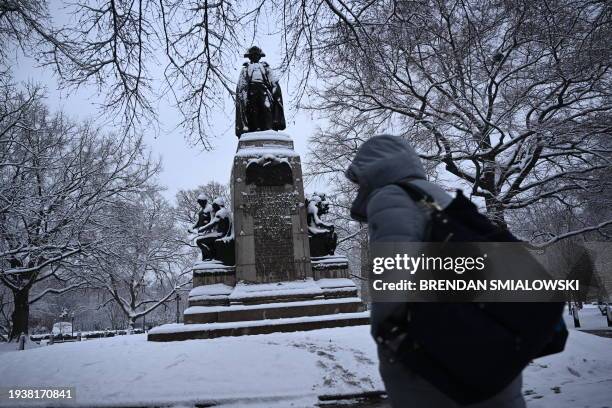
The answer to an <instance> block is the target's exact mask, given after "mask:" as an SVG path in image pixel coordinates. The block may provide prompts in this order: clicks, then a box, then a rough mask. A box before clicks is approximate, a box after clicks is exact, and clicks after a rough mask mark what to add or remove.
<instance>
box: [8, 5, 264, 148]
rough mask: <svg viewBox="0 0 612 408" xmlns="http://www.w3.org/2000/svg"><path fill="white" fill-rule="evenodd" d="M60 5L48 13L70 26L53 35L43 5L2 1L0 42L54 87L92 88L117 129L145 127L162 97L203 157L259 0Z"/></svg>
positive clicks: (257, 12)
mask: <svg viewBox="0 0 612 408" xmlns="http://www.w3.org/2000/svg"><path fill="white" fill-rule="evenodd" d="M63 3H64V4H63V6H65V7H64V8H61V7H56V10H55V13H56V14H57V15H60V16H61V15H62V11H60V10H62V9H64V11H63V13H64V14H66V15H65V17H69V18H67V20H68V22H67V23H65V24H63V25H62V26H59V25H58V24H57V23H56V22H54V21H53V19H52V18H51V16H50V15H49V9H48V3H47V2H46V1H30V0H3V1H1V2H0V40H3V43H6V44H10V45H13V46H15V47H18V48H20V49H21V50H22V51H23V52H24V53H25V54H27V55H31V56H33V57H35V58H36V59H37V60H38V61H40V63H41V65H42V66H46V67H50V68H51V69H53V70H54V71H55V73H56V74H57V76H58V78H59V79H60V82H61V84H60V85H61V86H67V87H73V88H78V87H81V86H83V85H93V86H95V87H96V88H97V89H98V91H99V93H100V94H101V95H102V96H103V97H104V98H105V99H104V103H103V104H102V108H103V109H104V111H105V112H107V113H112V114H113V115H115V116H117V117H119V118H122V120H121V123H122V124H123V125H124V126H125V128H126V129H134V127H135V126H136V125H146V124H149V123H151V122H154V121H155V120H156V119H157V115H156V114H155V111H154V109H155V106H154V104H155V102H156V101H157V99H158V98H159V97H160V96H162V95H163V94H165V93H166V92H169V94H170V95H171V96H172V98H173V99H174V101H175V103H176V106H177V107H178V109H179V110H180V112H181V113H182V120H181V121H180V124H181V126H182V127H183V128H184V130H185V132H186V134H187V136H189V137H190V138H191V139H192V140H193V141H195V142H198V143H200V144H201V146H202V147H204V148H205V149H210V148H211V145H210V135H209V132H208V129H209V124H208V118H209V114H210V113H211V111H212V110H213V109H215V108H218V107H219V106H222V105H223V104H224V103H225V100H226V98H227V96H228V95H229V96H232V95H233V89H234V88H235V86H234V83H233V81H234V78H230V76H229V75H228V71H227V67H228V66H229V65H233V64H234V63H235V60H236V58H237V56H238V55H239V52H240V51H243V48H245V47H246V46H248V45H250V44H245V43H244V41H245V38H248V37H252V36H253V35H254V33H255V31H256V29H257V22H258V20H259V17H260V15H261V13H262V10H263V8H264V3H265V0H261V1H258V2H248V3H244V2H236V1H228V0H222V1H211V0H203V1H196V0H160V1H158V0H139V1H126V0H82V1H77V2H68V1H65V2H63ZM249 32H250V33H251V34H250V35H249V34H248V33H249ZM0 57H2V58H3V60H8V58H7V52H4V50H2V51H0ZM0 62H2V61H0ZM4 62H7V61H4ZM160 80H163V81H164V83H163V84H161V83H160ZM113 115H107V116H108V117H114V116H113Z"/></svg>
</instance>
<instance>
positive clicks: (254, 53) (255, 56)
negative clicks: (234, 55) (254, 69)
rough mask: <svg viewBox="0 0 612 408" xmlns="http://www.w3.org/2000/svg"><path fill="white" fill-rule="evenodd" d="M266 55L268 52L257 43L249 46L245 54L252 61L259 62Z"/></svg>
mask: <svg viewBox="0 0 612 408" xmlns="http://www.w3.org/2000/svg"><path fill="white" fill-rule="evenodd" d="M265 56H266V54H264V52H263V51H262V50H261V48H259V47H258V46H256V45H254V46H252V47H251V48H249V49H248V50H247V52H246V54H244V58H248V59H249V60H250V61H251V62H259V60H260V59H261V58H262V57H265Z"/></svg>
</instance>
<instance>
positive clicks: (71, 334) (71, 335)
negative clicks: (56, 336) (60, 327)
mask: <svg viewBox="0 0 612 408" xmlns="http://www.w3.org/2000/svg"><path fill="white" fill-rule="evenodd" d="M70 337H72V338H73V339H74V312H72V313H70Z"/></svg>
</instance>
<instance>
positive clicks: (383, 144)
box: [346, 135, 452, 336]
mask: <svg viewBox="0 0 612 408" xmlns="http://www.w3.org/2000/svg"><path fill="white" fill-rule="evenodd" d="M346 176H347V178H348V179H349V180H351V181H353V182H354V183H357V184H358V185H359V190H358V193H357V198H356V199H355V201H354V202H353V204H352V206H351V216H352V217H353V218H354V219H356V220H358V221H361V222H367V223H368V234H369V239H370V242H421V241H423V240H425V232H426V227H427V223H428V221H429V215H428V213H427V210H426V209H425V208H423V207H422V206H421V204H418V203H416V202H415V201H414V200H413V199H412V198H410V196H409V195H408V194H407V193H406V192H405V191H404V189H402V188H401V187H400V186H398V185H396V184H394V183H396V182H398V181H400V180H406V179H407V180H409V181H410V183H411V184H414V185H415V186H417V187H419V188H420V189H421V190H422V191H424V192H426V193H428V194H429V195H430V196H432V197H433V198H434V200H435V201H436V202H437V203H438V204H439V205H440V206H441V207H443V208H444V207H446V206H447V205H448V204H450V202H451V201H452V197H451V196H450V195H449V194H447V193H446V192H445V191H444V190H442V189H441V188H440V187H438V186H437V185H435V184H433V183H430V182H428V181H427V180H425V170H424V169H423V165H422V164H421V159H420V158H419V157H418V156H417V154H416V152H415V151H414V149H413V148H412V147H411V146H410V144H409V143H408V142H406V141H405V140H403V139H401V138H399V137H397V136H390V135H382V136H375V137H373V138H371V139H369V140H368V141H366V142H365V143H364V144H363V145H362V146H361V147H360V149H359V151H358V152H357V154H356V155H355V158H354V159H353V162H352V163H351V165H350V166H349V168H348V169H347V171H346ZM397 306H398V304H396V303H390V302H389V303H374V304H373V305H372V310H371V329H372V334H373V335H374V336H376V333H377V332H378V325H379V324H380V323H381V322H382V321H384V320H385V319H386V317H387V316H388V315H389V314H391V313H393V311H394V310H395V309H396V307H397Z"/></svg>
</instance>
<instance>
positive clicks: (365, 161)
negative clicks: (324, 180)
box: [346, 135, 425, 221]
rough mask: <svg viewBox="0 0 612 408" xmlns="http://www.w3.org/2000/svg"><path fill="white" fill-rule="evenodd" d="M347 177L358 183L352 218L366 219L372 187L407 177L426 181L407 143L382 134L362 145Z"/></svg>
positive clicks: (423, 171)
mask: <svg viewBox="0 0 612 408" xmlns="http://www.w3.org/2000/svg"><path fill="white" fill-rule="evenodd" d="M346 176H347V177H348V178H349V179H350V180H351V181H353V182H354V183H357V184H359V191H358V194H357V198H356V199H355V201H353V205H352V206H351V217H353V218H354V219H356V220H358V221H367V204H368V197H369V195H370V194H371V193H372V192H373V191H374V190H377V189H379V188H381V187H383V186H386V185H389V184H394V183H396V182H398V181H400V180H403V179H406V178H410V179H422V180H425V170H423V165H422V164H421V159H420V158H419V156H417V154H416V152H415V151H414V149H413V148H412V146H410V144H409V143H408V142H406V141H405V140H403V139H401V138H399V137H397V136H391V135H382V136H375V137H373V138H371V139H369V140H368V141H366V142H365V143H364V144H363V145H361V147H360V148H359V151H357V154H356V155H355V158H354V159H353V162H352V163H351V165H350V166H349V167H348V169H347V170H346Z"/></svg>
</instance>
